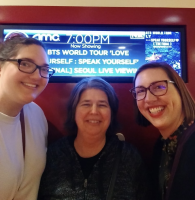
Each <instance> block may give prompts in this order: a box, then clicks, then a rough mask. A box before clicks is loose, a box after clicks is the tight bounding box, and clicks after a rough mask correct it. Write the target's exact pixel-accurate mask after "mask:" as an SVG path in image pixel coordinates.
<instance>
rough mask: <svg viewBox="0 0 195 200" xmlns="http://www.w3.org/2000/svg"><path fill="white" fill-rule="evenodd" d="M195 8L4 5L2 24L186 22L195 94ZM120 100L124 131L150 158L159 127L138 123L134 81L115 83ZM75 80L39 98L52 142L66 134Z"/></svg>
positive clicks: (190, 77) (53, 86)
mask: <svg viewBox="0 0 195 200" xmlns="http://www.w3.org/2000/svg"><path fill="white" fill-rule="evenodd" d="M194 19H195V9H188V8H183V9H182V8H181V9H180V8H117V7H107V8H106V7H46V6H31V7H26V6H1V7H0V24H37V23H38V24H138V25H144V24H146V25H147V24H149V25H158V24H161V25H186V30H187V55H188V57H187V63H188V66H187V67H188V83H187V87H188V88H189V90H190V91H191V93H192V95H193V97H195V78H194V77H195V26H194ZM112 85H113V87H114V88H115V90H116V92H117V94H118V97H119V101H120V108H119V115H118V118H119V121H120V122H121V124H122V129H121V132H123V133H124V134H125V137H126V139H127V140H128V141H129V142H132V143H133V144H134V145H135V146H136V147H137V148H138V149H139V150H140V151H141V153H142V155H143V157H144V158H145V159H146V160H147V161H150V157H151V153H152V148H153V145H154V142H155V140H156V138H157V137H158V136H159V133H158V131H157V130H156V129H155V128H153V127H148V128H142V127H139V126H137V125H136V124H135V120H134V116H133V98H132V97H131V94H130V93H129V91H128V90H129V89H130V88H131V87H132V84H130V83H125V84H121V83H120V84H117V83H114V84H112ZM73 86H74V84H73V83H66V84H65V83H50V84H49V85H48V86H47V88H46V90H45V91H44V92H43V93H42V94H41V95H40V96H39V97H38V98H37V99H36V103H38V104H39V105H40V106H41V107H42V109H43V110H44V112H45V114H46V117H47V119H48V120H49V122H50V127H51V128H52V130H56V131H55V132H53V133H51V134H50V136H49V139H50V142H51V141H54V140H56V139H57V138H59V137H61V136H62V135H65V134H66V132H65V131H64V129H63V123H64V120H65V117H66V111H65V104H66V102H67V98H68V96H69V94H70V91H71V89H72V88H73Z"/></svg>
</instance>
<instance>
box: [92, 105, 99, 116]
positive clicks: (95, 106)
mask: <svg viewBox="0 0 195 200" xmlns="http://www.w3.org/2000/svg"><path fill="white" fill-rule="evenodd" d="M97 113H98V107H97V105H95V104H93V105H92V106H91V114H97Z"/></svg>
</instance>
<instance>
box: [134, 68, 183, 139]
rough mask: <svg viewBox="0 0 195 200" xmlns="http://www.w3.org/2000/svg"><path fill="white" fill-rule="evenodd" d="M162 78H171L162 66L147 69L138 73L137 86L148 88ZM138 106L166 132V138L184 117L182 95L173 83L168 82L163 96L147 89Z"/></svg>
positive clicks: (160, 129) (154, 123) (152, 122)
mask: <svg viewBox="0 0 195 200" xmlns="http://www.w3.org/2000/svg"><path fill="white" fill-rule="evenodd" d="M161 80H170V79H169V77H168V76H167V74H166V72H165V71H164V70H162V69H161V68H155V69H146V70H143V71H142V72H140V73H139V74H138V76H137V78H136V81H135V87H138V86H143V87H146V88H147V87H148V86H149V85H150V84H151V83H153V82H155V81H161ZM170 81H172V80H170ZM137 106H138V109H139V111H140V112H141V114H142V115H143V116H144V117H145V118H146V119H147V120H148V121H150V122H151V124H153V125H154V126H155V127H156V128H158V129H159V131H160V132H161V133H162V132H165V133H166V134H165V138H167V137H168V136H169V135H170V134H172V133H173V132H174V131H175V130H176V129H177V128H178V127H179V125H180V124H181V123H182V122H183V119H184V114H183V110H182V101H181V97H180V95H179V92H178V91H177V89H176V87H175V86H174V84H172V83H168V91H167V93H166V94H165V95H163V96H154V95H153V94H151V93H150V91H149V90H147V94H146V97H145V99H143V100H140V101H137ZM163 137H164V136H163Z"/></svg>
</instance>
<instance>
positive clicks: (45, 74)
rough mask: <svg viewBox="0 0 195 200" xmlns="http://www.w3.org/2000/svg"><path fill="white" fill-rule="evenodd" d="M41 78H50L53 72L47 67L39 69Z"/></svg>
mask: <svg viewBox="0 0 195 200" xmlns="http://www.w3.org/2000/svg"><path fill="white" fill-rule="evenodd" d="M40 73H41V76H42V77H45V78H50V77H51V76H52V75H53V70H52V69H51V68H49V67H41V70H40Z"/></svg>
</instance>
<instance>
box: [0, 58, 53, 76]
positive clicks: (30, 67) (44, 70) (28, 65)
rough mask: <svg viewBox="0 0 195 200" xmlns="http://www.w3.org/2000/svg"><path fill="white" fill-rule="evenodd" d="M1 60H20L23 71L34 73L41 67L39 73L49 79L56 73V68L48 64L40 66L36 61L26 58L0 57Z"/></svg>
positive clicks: (19, 64) (19, 63) (19, 65)
mask: <svg viewBox="0 0 195 200" xmlns="http://www.w3.org/2000/svg"><path fill="white" fill-rule="evenodd" d="M0 60H1V61H15V62H18V69H19V70H20V71H21V72H24V73H27V74H32V73H34V72H35V71H36V69H39V74H40V76H41V77H43V78H47V79H49V78H50V77H51V76H52V75H53V74H54V73H55V70H54V69H52V68H50V67H48V66H38V65H36V64H35V63H33V62H31V61H28V60H24V59H2V58H1V59H0Z"/></svg>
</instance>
